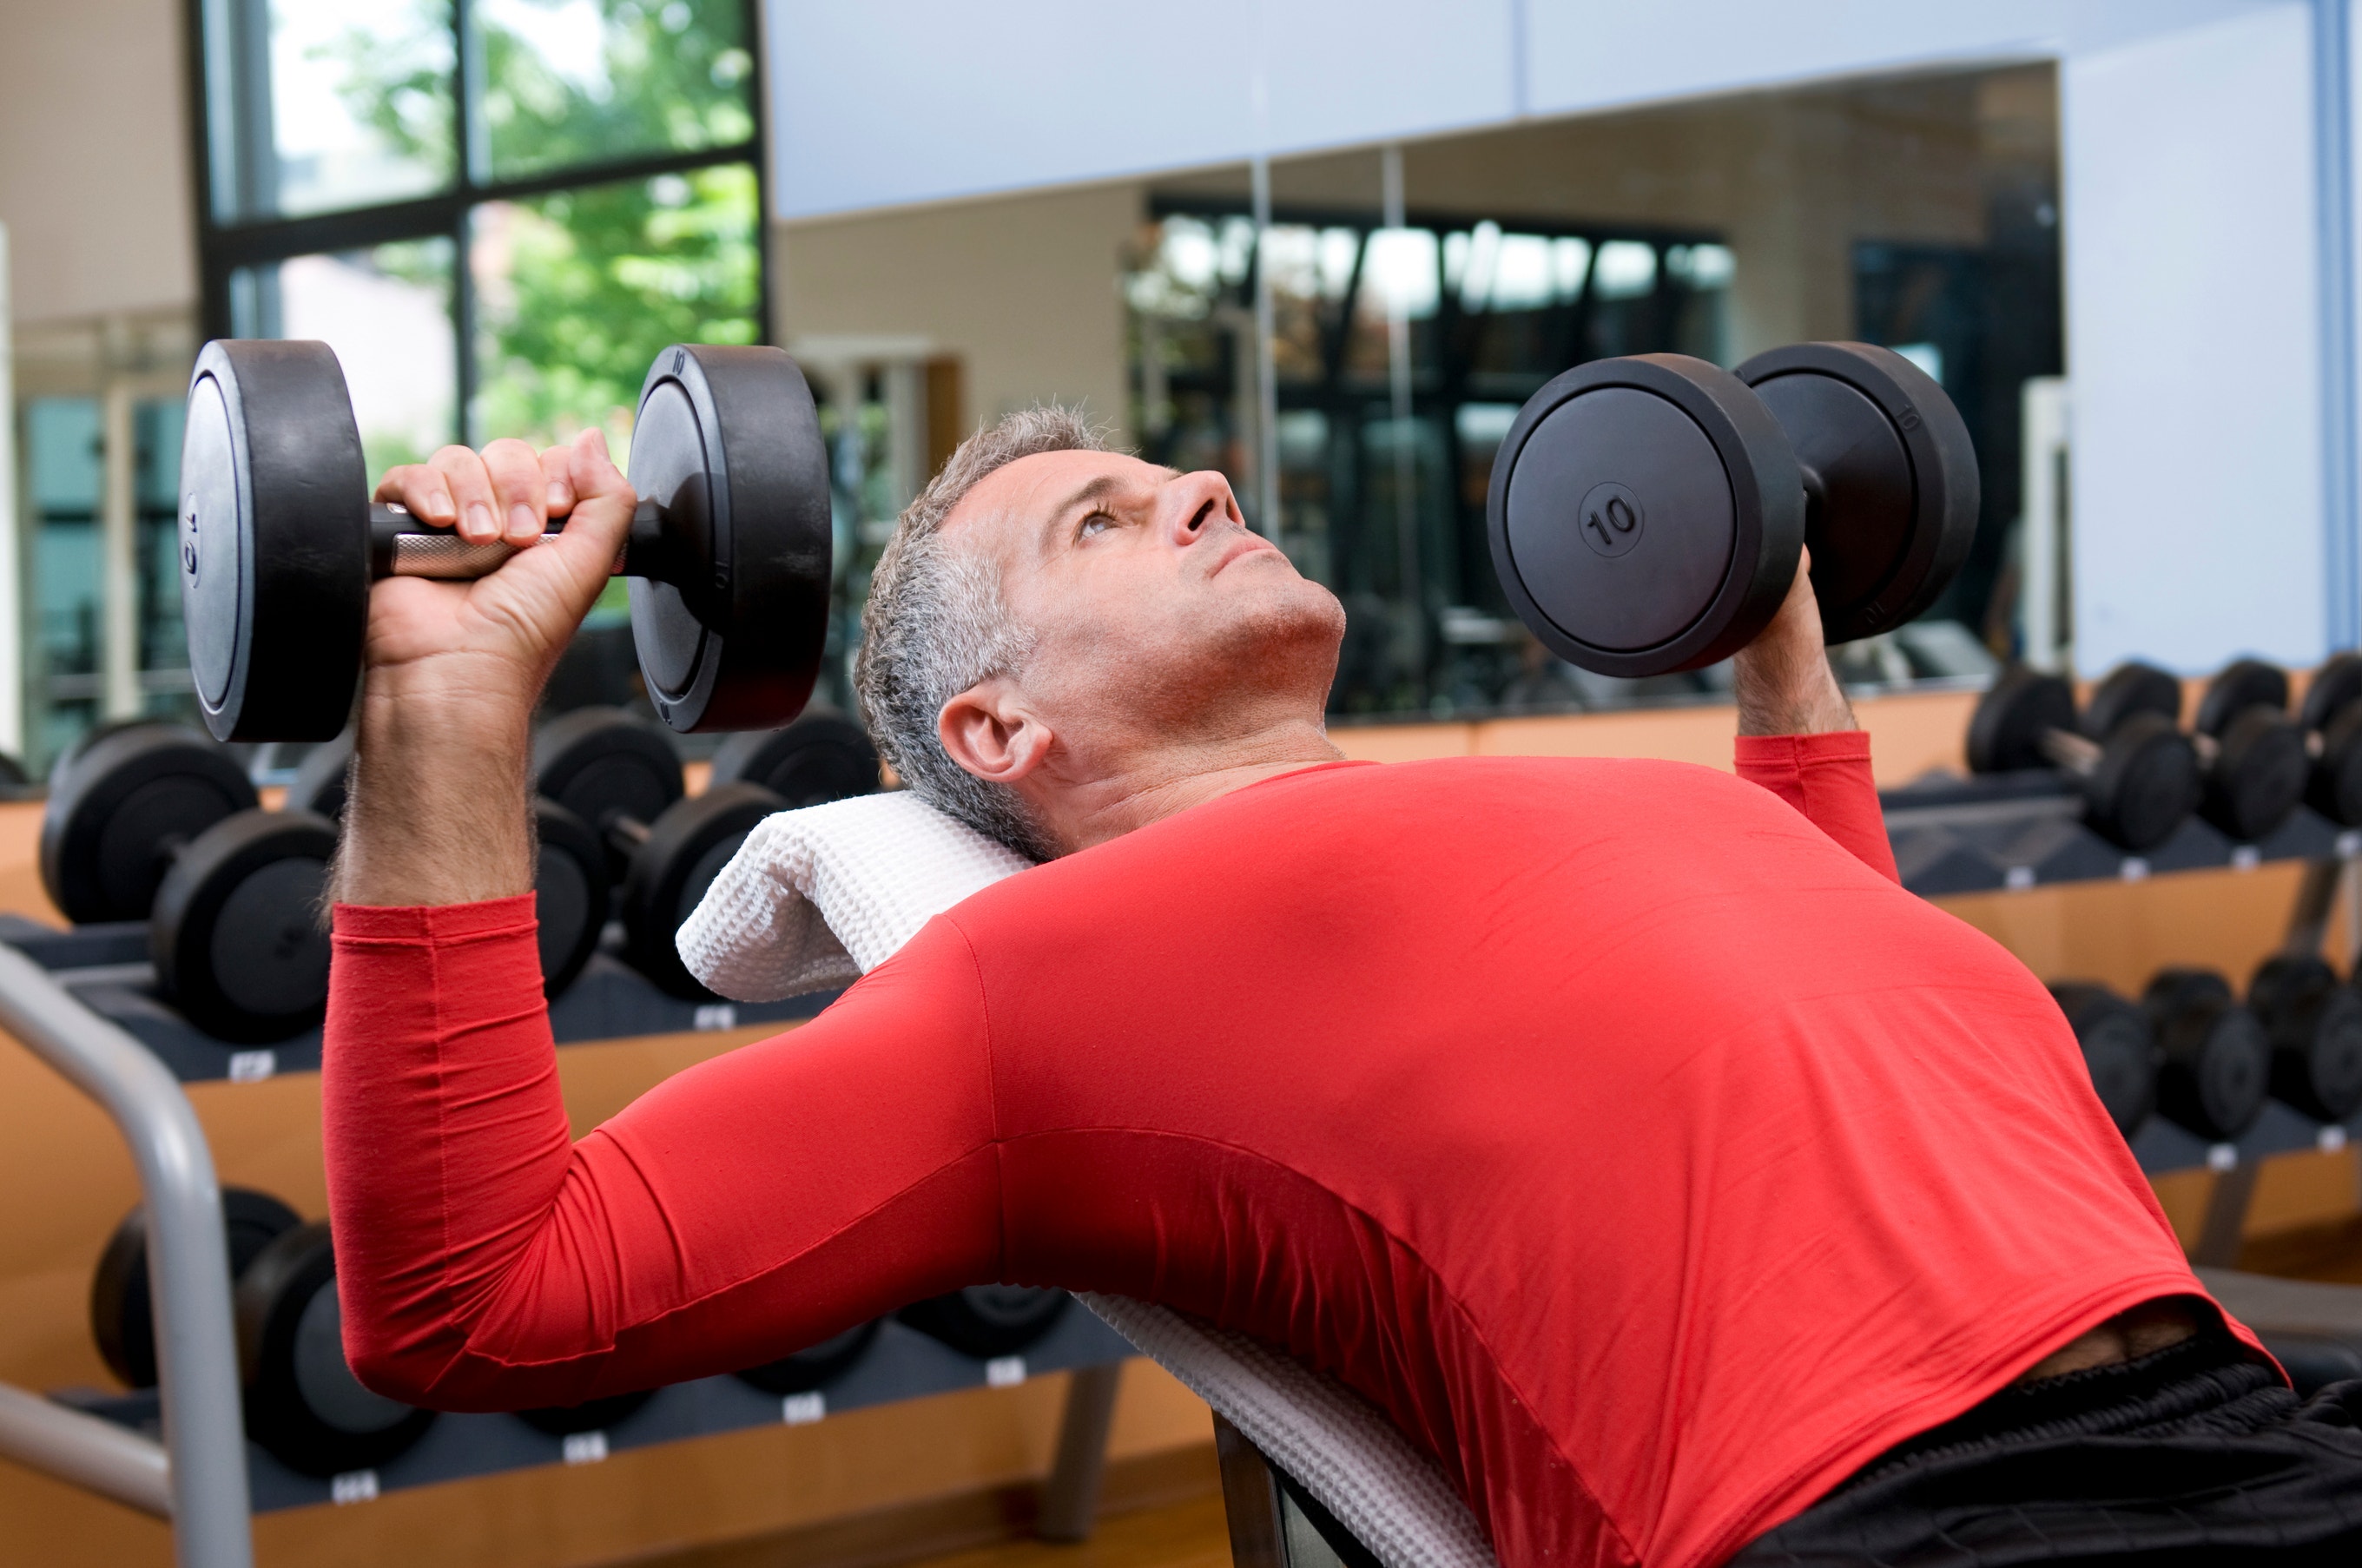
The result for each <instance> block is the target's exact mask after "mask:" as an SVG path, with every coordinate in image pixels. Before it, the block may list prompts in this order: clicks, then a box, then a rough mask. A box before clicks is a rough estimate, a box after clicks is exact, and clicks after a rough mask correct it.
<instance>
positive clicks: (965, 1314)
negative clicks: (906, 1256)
mask: <svg viewBox="0 0 2362 1568" xmlns="http://www.w3.org/2000/svg"><path fill="white" fill-rule="evenodd" d="M1073 1299H1074V1298H1073V1297H1070V1296H1068V1295H1067V1294H1066V1293H1065V1291H1063V1290H1044V1289H1040V1288H1037V1287H1035V1286H1030V1285H971V1286H967V1287H966V1288H965V1289H962V1290H955V1291H952V1292H950V1293H948V1294H946V1295H943V1296H934V1297H928V1298H927V1299H926V1300H924V1301H914V1302H912V1303H911V1305H910V1306H908V1307H905V1308H903V1309H901V1310H900V1312H897V1313H896V1314H895V1316H896V1317H898V1318H900V1320H902V1321H903V1322H905V1323H908V1324H909V1325H910V1326H911V1327H912V1328H914V1329H916V1330H918V1331H920V1332H921V1333H922V1334H925V1335H927V1336H928V1337H929V1338H931V1339H934V1340H940V1341H941V1342H944V1344H947V1345H949V1346H951V1347H952V1349H954V1350H955V1351H958V1352H959V1353H961V1354H963V1355H972V1356H976V1357H977V1358H978V1359H980V1360H986V1361H988V1360H990V1359H991V1358H993V1357H994V1356H1001V1355H1015V1354H1016V1353H1018V1352H1020V1351H1021V1350H1023V1349H1025V1348H1026V1347H1027V1346H1029V1345H1031V1344H1032V1343H1033V1342H1035V1341H1036V1340H1039V1339H1040V1338H1041V1337H1042V1336H1043V1335H1044V1334H1046V1333H1048V1332H1049V1331H1051V1330H1052V1329H1054V1328H1056V1327H1057V1326H1058V1320H1059V1318H1060V1317H1062V1316H1064V1315H1065V1310H1066V1304H1067V1303H1068V1302H1069V1301H1071V1300H1073Z"/></svg>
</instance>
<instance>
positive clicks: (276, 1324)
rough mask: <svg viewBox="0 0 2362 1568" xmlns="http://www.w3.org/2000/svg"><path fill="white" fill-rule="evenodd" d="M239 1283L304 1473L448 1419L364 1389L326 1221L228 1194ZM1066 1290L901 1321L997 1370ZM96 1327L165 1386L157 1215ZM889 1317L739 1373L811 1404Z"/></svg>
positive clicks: (244, 1356)
mask: <svg viewBox="0 0 2362 1568" xmlns="http://www.w3.org/2000/svg"><path fill="white" fill-rule="evenodd" d="M222 1213H223V1219H224V1221H225V1224H226V1228H227V1233H228V1234H227V1239H228V1242H229V1262H230V1270H231V1274H232V1275H233V1277H234V1280H235V1286H234V1293H235V1297H236V1303H235V1304H236V1310H237V1343H238V1357H239V1368H238V1370H239V1375H240V1377H241V1380H242V1382H243V1385H244V1389H245V1407H246V1427H247V1433H248V1436H249V1437H251V1438H253V1439H254V1441H256V1442H258V1443H259V1444H261V1445H262V1447H263V1448H264V1449H266V1450H267V1451H268V1452H270V1454H271V1455H272V1456H273V1457H274V1458H276V1459H278V1460H279V1462H280V1463H282V1464H284V1465H286V1466H287V1467H288V1468H289V1469H291V1470H293V1471H296V1472H297V1473H299V1474H305V1475H315V1476H332V1475H341V1474H348V1473H349V1472H352V1471H356V1470H368V1469H374V1468H375V1467H377V1466H379V1465H381V1464H384V1463H388V1462H389V1461H391V1460H392V1459H394V1458H396V1457H397V1456H399V1455H400V1454H402V1453H403V1452H405V1451H407V1450H408V1449H409V1448H410V1447H411V1446H412V1445H414V1443H416V1442H417V1441H418V1440H419V1439H420V1438H421V1437H423V1436H425V1432H426V1430H427V1428H429V1427H430V1426H432V1425H433V1424H434V1422H435V1419H436V1417H435V1412H433V1411H431V1410H422V1409H419V1408H415V1407H414V1406H410V1405H404V1404H403V1403H401V1402H400V1401H399V1400H394V1399H389V1398H386V1397H383V1396H382V1395H379V1394H375V1393H372V1392H370V1390H369V1389H367V1388H364V1387H362V1386H361V1385H360V1383H359V1380H358V1379H357V1378H355V1377H354V1376H353V1375H352V1371H351V1369H350V1367H349V1366H348V1365H347V1364H346V1361H345V1353H344V1342H343V1339H342V1320H341V1318H340V1316H339V1312H338V1308H337V1262H336V1253H335V1249H334V1247H333V1246H332V1245H331V1243H330V1241H329V1235H328V1224H327V1221H326V1220H314V1221H312V1222H310V1223H308V1224H307V1223H305V1222H304V1220H303V1218H302V1217H301V1216H300V1215H298V1214H297V1213H296V1212H295V1211H294V1210H293V1209H291V1208H289V1207H288V1206H287V1205H286V1204H284V1203H282V1202H281V1201H280V1200H279V1199H278V1198H273V1197H271V1196H270V1194H268V1193H263V1192H257V1191H253V1190H251V1189H249V1188H244V1187H226V1188H224V1189H223V1192H222ZM1070 1299H1071V1297H1068V1296H1067V1295H1066V1294H1065V1292H1064V1291H1059V1290H1037V1289H1032V1288H1028V1287H1025V1286H973V1287H971V1288H969V1289H966V1290H960V1291H955V1292H953V1293H952V1294H951V1295H948V1296H940V1297H934V1298H933V1299H932V1300H927V1301H922V1302H919V1303H917V1304H915V1305H913V1306H910V1307H906V1308H904V1309H902V1310H901V1311H900V1312H899V1313H897V1314H895V1316H897V1317H898V1318H899V1319H900V1320H901V1321H903V1322H904V1323H906V1324H908V1325H909V1326H911V1328H914V1329H917V1330H919V1331H922V1332H923V1333H925V1334H927V1335H929V1336H930V1337H932V1338H933V1339H935V1340H937V1341H939V1342H942V1343H944V1344H946V1345H948V1346H950V1347H951V1348H952V1349H954V1350H955V1351H957V1352H959V1353H961V1354H963V1355H966V1356H971V1357H974V1358H976V1359H977V1360H981V1361H988V1360H991V1359H993V1358H996V1357H999V1356H1009V1355H1017V1354H1020V1353H1022V1352H1024V1351H1025V1350H1026V1349H1027V1348H1028V1347H1029V1346H1031V1345H1032V1344H1033V1343H1034V1342H1037V1341H1039V1340H1040V1339H1041V1338H1042V1337H1043V1335H1045V1334H1047V1333H1048V1332H1049V1331H1051V1330H1052V1329H1053V1328H1054V1327H1055V1326H1056V1325H1057V1322H1058V1320H1059V1318H1060V1317H1061V1316H1062V1315H1063V1314H1064V1312H1065V1309H1066V1307H1067V1304H1068V1302H1069V1301H1070ZM90 1317H91V1331H92V1334H93V1336H94V1338H95V1339H96V1341H97V1342H98V1351H99V1355H100V1357H101V1359H102V1360H104V1361H105V1363H106V1366H107V1369H108V1370H109V1371H110V1372H112V1373H113V1374H114V1375H116V1377H118V1378H120V1379H121V1380H122V1381H123V1383H124V1385H125V1386H127V1387H129V1388H134V1389H140V1388H152V1387H154V1386H155V1385H156V1376H157V1367H156V1338H155V1329H154V1322H153V1297H152V1292H151V1290H150V1287H149V1274H148V1235H147V1220H146V1214H145V1212H144V1210H141V1209H133V1210H132V1211H131V1213H130V1214H128V1215H127V1216H126V1217H125V1218H124V1220H123V1223H122V1224H121V1225H119V1226H117V1227H116V1231H115V1234H114V1236H113V1237H112V1238H111V1239H110V1240H109V1241H108V1242H107V1245H106V1249H105V1252H104V1253H101V1254H100V1257H99V1262H98V1268H97V1271H96V1273H95V1275H94V1276H93V1278H92V1282H91V1295H90ZM880 1322H882V1320H872V1321H870V1322H866V1323H862V1324H859V1325H856V1326H855V1327H854V1328H851V1329H848V1330H846V1331H844V1332H843V1333H841V1334H837V1335H835V1336H833V1337H832V1338H830V1339H827V1340H823V1341H822V1342H820V1343H818V1344H815V1345H811V1346H808V1347H806V1348H805V1349H803V1350H800V1351H798V1352H796V1353H793V1354H791V1355H788V1356H783V1357H781V1358H780V1359H779V1360H778V1361H774V1362H769V1363H767V1364H764V1365H761V1366H756V1367H749V1368H747V1369H746V1370H745V1371H743V1372H741V1373H739V1374H738V1376H739V1377H740V1378H742V1379H744V1380H745V1382H746V1383H748V1384H750V1385H752V1386H754V1387H756V1388H758V1389H760V1390H762V1391H763V1392H765V1393H767V1394H775V1395H779V1396H783V1397H784V1396H794V1395H805V1394H810V1393H811V1392H814V1391H816V1390H820V1389H822V1388H824V1387H826V1386H828V1385H829V1384H831V1383H833V1382H834V1381H835V1380H836V1379H837V1378H839V1377H841V1376H842V1375H844V1374H845V1373H846V1372H848V1371H850V1370H851V1369H852V1367H853V1366H854V1364H855V1363H857V1362H858V1361H860V1360H861V1358H862V1357H863V1355H864V1354H865V1353H866V1352H867V1351H868V1349H869V1347H870V1343H871V1342H872V1341H874V1340H875V1339H876V1338H877V1331H878V1327H879V1323H880ZM652 1397H654V1394H653V1392H652V1391H651V1392H643V1393H633V1394H620V1395H614V1396H612V1397H606V1398H601V1399H593V1400H590V1401H589V1402H587V1403H585V1404H581V1405H570V1406H565V1407H562V1408H550V1409H540V1410H520V1411H518V1412H517V1413H516V1414H517V1417H518V1419H521V1420H523V1421H524V1422H526V1423H527V1424H529V1425H531V1426H533V1427H535V1428H536V1429H538V1430H541V1431H544V1432H547V1433H550V1434H551V1435H553V1436H559V1437H563V1436H568V1435H570V1434H574V1433H578V1432H587V1431H596V1430H605V1429H607V1428H611V1427H613V1426H616V1425H618V1424H620V1423H621V1422H623V1421H624V1420H625V1419H628V1418H629V1417H630V1416H631V1415H632V1414H633V1413H634V1412H635V1411H636V1410H637V1409H639V1408H640V1407H641V1406H643V1405H645V1404H646V1403H647V1401H648V1400H649V1399H650V1398H652Z"/></svg>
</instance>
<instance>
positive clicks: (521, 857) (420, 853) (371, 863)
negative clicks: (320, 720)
mask: <svg viewBox="0 0 2362 1568" xmlns="http://www.w3.org/2000/svg"><path fill="white" fill-rule="evenodd" d="M392 684H394V682H393V681H392V680H386V679H382V678H381V676H380V675H379V672H374V671H373V672H372V679H371V684H370V690H368V691H367V692H366V694H365V695H364V696H363V698H362V700H361V713H360V734H359V745H358V746H357V748H356V753H355V761H354V767H353V778H352V791H351V795H350V798H349V799H348V801H347V803H346V806H345V834H344V844H343V846H342V848H341V849H340V850H339V851H338V852H337V881H336V889H337V901H338V902H340V903H348V904H376V905H386V906H401V905H413V904H465V903H478V902H480V901H482V900H486V899H501V898H509V897H512V896H513V895H515V894H518V893H524V892H530V891H532V889H533V861H534V845H533V828H532V821H533V817H532V812H531V811H530V810H529V809H528V789H527V784H526V779H525V774H526V768H527V756H528V753H529V751H530V748H531V739H530V734H529V725H530V720H531V710H530V708H528V707H526V706H524V703H523V702H520V701H519V697H518V694H517V693H515V692H513V691H512V692H495V691H474V690H469V689H468V688H467V687H466V685H465V684H464V683H454V684H452V685H450V686H447V687H444V688H443V689H441V690H435V691H433V692H431V693H429V692H425V691H418V690H381V689H380V687H381V685H392ZM530 698H531V694H530V693H527V694H525V700H526V701H530Z"/></svg>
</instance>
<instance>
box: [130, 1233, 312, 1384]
mask: <svg viewBox="0 0 2362 1568" xmlns="http://www.w3.org/2000/svg"><path fill="white" fill-rule="evenodd" d="M221 1199H222V1229H223V1232H224V1235H225V1237H226V1240H227V1241H228V1242H229V1272H230V1277H231V1278H232V1279H236V1278H237V1276H238V1275H240V1274H243V1273H244V1272H245V1271H246V1267H247V1265H248V1264H250V1263H252V1262H253V1261H254V1260H255V1259H256V1258H257V1257H258V1256H259V1255H260V1254H261V1253H262V1249H263V1248H265V1247H267V1246H269V1245H270V1243H271V1242H274V1241H276V1240H278V1239H279V1238H280V1237H281V1236H283V1235H285V1234H286V1233H287V1232H288V1231H292V1230H293V1229H295V1227H296V1226H298V1225H301V1224H302V1223H303V1222H304V1217H303V1216H302V1215H300V1214H298V1213H296V1212H295V1210H293V1209H290V1208H288V1207H287V1205H285V1204H284V1203H281V1202H280V1201H279V1199H277V1198H273V1197H271V1196H270V1194H269V1193H267V1192H257V1191H255V1190H254V1189H253V1188H251V1187H224V1188H222V1194H221ZM154 1315H155V1308H154V1299H153V1297H152V1296H151V1294H150V1293H149V1286H148V1209H147V1206H146V1205H144V1204H143V1205H141V1206H139V1207H138V1208H136V1209H132V1211H131V1212H130V1213H128V1214H127V1215H125V1216H124V1217H123V1222H122V1223H121V1224H119V1225H117V1226H116V1228H115V1234H114V1235H112V1236H110V1237H108V1238H107V1242H106V1249H105V1251H104V1252H102V1253H99V1254H98V1267H97V1269H96V1270H95V1271H94V1273H93V1274H92V1275H91V1281H90V1332H91V1338H92V1339H94V1341H96V1342H97V1343H98V1358H99V1359H100V1360H101V1361H103V1362H105V1363H106V1369H107V1370H108V1371H109V1372H112V1373H113V1374H115V1375H116V1377H118V1378H120V1379H122V1381H123V1386H125V1387H127V1388H153V1387H154V1386H156V1325H155V1320H154Z"/></svg>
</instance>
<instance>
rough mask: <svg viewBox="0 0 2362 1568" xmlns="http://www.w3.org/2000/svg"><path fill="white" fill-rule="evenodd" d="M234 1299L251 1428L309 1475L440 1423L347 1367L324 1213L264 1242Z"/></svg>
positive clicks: (358, 1463)
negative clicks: (363, 1383)
mask: <svg viewBox="0 0 2362 1568" xmlns="http://www.w3.org/2000/svg"><path fill="white" fill-rule="evenodd" d="M237 1342H238V1344H237V1348H238V1366H239V1370H240V1372H241V1373H242V1375H244V1378H245V1382H246V1430H247V1434H248V1436H249V1437H251V1438H253V1439H254V1441H257V1442H259V1443H260V1444H261V1445H262V1446H263V1447H264V1448H265V1449H267V1450H269V1451H270V1453H271V1455H272V1456H273V1457H274V1458H276V1459H277V1460H278V1461H279V1462H280V1463H281V1464H284V1465H286V1466H287V1467H288V1468H289V1469H291V1470H294V1471H297V1472H299V1473H301V1474H305V1475H341V1474H345V1473H346V1472H348V1471H353V1470H367V1469H371V1468H373V1467H375V1466H377V1465H380V1464H383V1463H386V1462H387V1461H388V1460H391V1459H392V1458H394V1457H395V1456H396V1455H398V1454H400V1453H402V1452H404V1451H405V1450H407V1449H408V1448H409V1447H410V1446H411V1445H412V1444H413V1443H414V1442H416V1441H418V1440H419V1439H420V1438H421V1437H422V1436H424V1435H425V1431H426V1429H427V1428H428V1427H430V1426H432V1425H433V1424H434V1422H435V1412H433V1411H432V1410H421V1409H417V1408H414V1407H412V1406H409V1405H404V1404H403V1403H402V1402H401V1401H399V1400H395V1399H389V1398H386V1397H384V1396H383V1395H381V1394H373V1393H371V1392H370V1390H368V1389H366V1388H364V1387H362V1386H361V1385H360V1380H359V1379H358V1378H356V1377H355V1376H354V1375H353V1374H352V1368H351V1367H350V1366H348V1364H346V1362H345V1346H344V1337H343V1320H342V1318H341V1316H340V1315H339V1312H338V1309H337V1263H336V1255H335V1253H334V1250H333V1249H332V1248H331V1246H330V1244H329V1240H328V1225H327V1221H326V1220H316V1221H315V1222H314V1223H312V1224H309V1225H303V1226H299V1227H297V1228H296V1229H294V1230H292V1231H288V1232H287V1233H286V1234H285V1235H283V1236H281V1237H280V1238H278V1239H277V1240H276V1241H274V1242H271V1243H270V1245H269V1246H267V1247H265V1248H264V1249H263V1250H262V1252H261V1253H260V1254H259V1256H257V1257H256V1258H255V1260H254V1262H253V1264H251V1265H249V1266H248V1268H247V1270H246V1272H245V1273H243V1274H242V1275H239V1276H238V1281H237Z"/></svg>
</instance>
